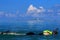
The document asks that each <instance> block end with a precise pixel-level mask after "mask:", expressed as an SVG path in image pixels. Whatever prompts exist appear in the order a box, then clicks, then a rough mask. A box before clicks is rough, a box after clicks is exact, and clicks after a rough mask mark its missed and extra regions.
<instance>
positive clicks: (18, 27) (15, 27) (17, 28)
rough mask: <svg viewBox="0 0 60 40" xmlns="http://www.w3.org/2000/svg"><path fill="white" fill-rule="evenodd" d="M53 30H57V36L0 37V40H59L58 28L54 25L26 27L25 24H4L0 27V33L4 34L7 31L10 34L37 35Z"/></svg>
mask: <svg viewBox="0 0 60 40" xmlns="http://www.w3.org/2000/svg"><path fill="white" fill-rule="evenodd" d="M55 28H59V30H58V32H59V33H58V35H52V36H40V35H31V36H29V35H0V40H60V27H59V26H57V25H56V24H54V25H51V24H48V25H40V24H34V25H26V23H19V24H5V25H0V32H5V31H7V30H9V31H12V32H20V33H27V32H30V31H32V32H35V33H37V32H38V33H39V32H40V31H43V30H46V29H48V30H52V31H53V30H54V29H55Z"/></svg>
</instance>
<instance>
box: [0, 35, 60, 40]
mask: <svg viewBox="0 0 60 40" xmlns="http://www.w3.org/2000/svg"><path fill="white" fill-rule="evenodd" d="M0 40H60V36H40V35H31V36H28V35H18V36H17V35H0Z"/></svg>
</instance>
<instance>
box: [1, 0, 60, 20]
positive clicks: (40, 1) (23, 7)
mask: <svg viewBox="0 0 60 40" xmlns="http://www.w3.org/2000/svg"><path fill="white" fill-rule="evenodd" d="M31 4H32V5H33V6H35V7H37V8H38V7H39V6H43V7H44V8H46V9H48V8H51V7H53V6H54V5H55V4H60V0H0V12H1V11H2V12H4V13H7V14H9V13H11V14H16V11H19V14H26V12H27V9H28V7H29V6H30V5H31ZM20 18H21V17H20ZM0 19H1V20H0V21H4V20H6V18H5V17H4V16H3V17H0ZM7 19H8V18H7ZM15 19H17V17H16V18H9V19H8V20H10V21H11V20H15Z"/></svg>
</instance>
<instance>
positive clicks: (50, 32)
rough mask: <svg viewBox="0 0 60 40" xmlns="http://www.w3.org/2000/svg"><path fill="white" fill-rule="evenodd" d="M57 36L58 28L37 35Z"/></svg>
mask: <svg viewBox="0 0 60 40" xmlns="http://www.w3.org/2000/svg"><path fill="white" fill-rule="evenodd" d="M57 34H58V28H56V29H55V30H53V31H50V30H44V31H43V32H40V33H39V35H45V36H49V35H57Z"/></svg>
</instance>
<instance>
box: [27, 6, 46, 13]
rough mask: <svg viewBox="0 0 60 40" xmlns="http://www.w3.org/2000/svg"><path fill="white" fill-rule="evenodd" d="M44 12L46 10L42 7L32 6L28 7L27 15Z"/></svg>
mask: <svg viewBox="0 0 60 40" xmlns="http://www.w3.org/2000/svg"><path fill="white" fill-rule="evenodd" d="M44 11H45V9H44V8H43V7H42V6H41V7H39V8H36V7H34V6H33V5H30V6H29V7H28V10H27V13H31V12H33V13H41V12H44Z"/></svg>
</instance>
